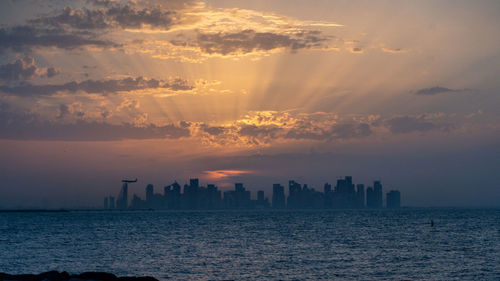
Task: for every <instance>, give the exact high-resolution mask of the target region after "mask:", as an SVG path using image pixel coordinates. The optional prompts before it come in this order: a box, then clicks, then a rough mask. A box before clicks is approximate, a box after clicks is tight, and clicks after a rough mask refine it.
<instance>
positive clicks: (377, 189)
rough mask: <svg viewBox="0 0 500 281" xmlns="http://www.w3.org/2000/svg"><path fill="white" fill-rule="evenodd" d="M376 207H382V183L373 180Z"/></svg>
mask: <svg viewBox="0 0 500 281" xmlns="http://www.w3.org/2000/svg"><path fill="white" fill-rule="evenodd" d="M373 195H374V207H375V208H382V200H383V199H382V197H383V194H382V184H381V183H380V181H374V182H373Z"/></svg>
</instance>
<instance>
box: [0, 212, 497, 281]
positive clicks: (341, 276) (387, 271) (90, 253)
mask: <svg viewBox="0 0 500 281" xmlns="http://www.w3.org/2000/svg"><path fill="white" fill-rule="evenodd" d="M431 221H432V222H433V223H434V224H433V225H432V224H431ZM49 270H58V271H67V272H69V273H82V272H86V271H104V272H110V273H113V274H116V275H118V276H153V277H155V278H157V279H159V280H500V209H460V208H436V209H434V208H401V209H395V210H390V209H381V210H297V211H291V210H283V211H277V210H276V211H273V210H247V211H245V210H242V211H123V212H120V211H70V212H0V272H6V273H10V274H20V273H41V272H45V271H49Z"/></svg>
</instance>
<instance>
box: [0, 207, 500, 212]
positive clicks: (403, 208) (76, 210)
mask: <svg viewBox="0 0 500 281" xmlns="http://www.w3.org/2000/svg"><path fill="white" fill-rule="evenodd" d="M422 209H426V210H428V209H437V210H443V209H474V210H477V209H500V206H486V207H477V206H475V207H454V206H450V207H415V206H403V207H400V208H392V209H391V208H389V209H388V208H362V209H349V208H346V209H342V208H338V209H286V208H285V209H273V208H268V209H251V208H249V209H180V210H167V209H124V210H118V209H116V210H107V209H98V208H96V209H0V213H70V212H110V213H113V212H116V213H122V212H190V211H195V212H203V211H217V212H225V211H226V212H234V211H280V212H287V211H292V212H293V211H347V210H358V211H363V210H365V211H368V210H372V211H376V210H379V211H381V210H422Z"/></svg>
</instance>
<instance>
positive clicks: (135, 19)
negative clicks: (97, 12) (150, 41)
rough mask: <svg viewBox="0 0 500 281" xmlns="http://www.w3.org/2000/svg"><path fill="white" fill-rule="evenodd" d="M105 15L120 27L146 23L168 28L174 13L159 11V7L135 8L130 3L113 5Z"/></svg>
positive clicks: (136, 26) (172, 21) (132, 26)
mask: <svg viewBox="0 0 500 281" xmlns="http://www.w3.org/2000/svg"><path fill="white" fill-rule="evenodd" d="M106 15H107V16H108V17H110V18H111V19H112V20H113V21H114V22H115V23H116V24H117V25H118V26H120V27H122V28H140V27H141V26H142V25H144V24H147V25H151V26H152V27H160V28H162V29H169V28H170V26H171V25H173V24H174V23H175V21H174V20H175V19H176V13H175V12H174V11H161V10H160V9H141V10H136V9H134V8H133V7H132V6H130V5H124V6H120V5H117V6H113V7H111V8H110V9H109V10H108V11H107V12H106Z"/></svg>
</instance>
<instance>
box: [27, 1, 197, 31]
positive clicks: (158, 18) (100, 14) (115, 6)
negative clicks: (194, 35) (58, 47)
mask: <svg viewBox="0 0 500 281" xmlns="http://www.w3.org/2000/svg"><path fill="white" fill-rule="evenodd" d="M183 2H184V4H186V5H187V4H188V3H189V1H183ZM92 3H93V5H94V6H100V7H104V8H100V9H88V8H77V9H73V8H71V7H65V8H64V9H63V10H61V11H60V12H59V13H58V14H56V15H53V16H42V17H40V18H37V19H33V20H30V23H31V24H36V25H40V24H42V25H45V26H50V27H54V28H62V29H65V28H73V29H80V30H97V29H112V28H122V29H128V28H131V29H139V28H143V27H144V26H148V27H151V28H158V29H161V30H168V29H170V27H171V26H173V25H175V24H178V23H180V22H181V21H182V19H183V18H184V17H185V16H186V15H184V14H181V13H178V12H177V11H176V10H175V9H170V10H169V9H165V8H163V6H162V5H154V6H152V7H147V8H144V7H138V6H139V4H137V3H135V2H128V3H126V4H122V3H119V2H112V1H92ZM172 6H176V5H171V7H172ZM183 7H186V6H183ZM176 8H179V7H176Z"/></svg>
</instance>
